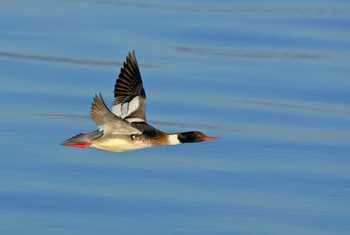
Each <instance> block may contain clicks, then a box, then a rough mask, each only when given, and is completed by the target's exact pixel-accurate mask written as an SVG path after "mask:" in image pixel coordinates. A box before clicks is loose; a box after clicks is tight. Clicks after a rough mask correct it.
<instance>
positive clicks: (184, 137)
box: [177, 131, 219, 143]
mask: <svg viewBox="0 0 350 235" xmlns="http://www.w3.org/2000/svg"><path fill="white" fill-rule="evenodd" d="M177 138H178V139H179V141H180V142H181V143H196V142H203V141H208V140H217V139H219V138H217V137H212V136H207V135H205V134H203V133H202V132H200V131H188V132H182V133H180V134H178V136H177Z"/></svg>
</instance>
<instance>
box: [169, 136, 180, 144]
mask: <svg viewBox="0 0 350 235" xmlns="http://www.w3.org/2000/svg"><path fill="white" fill-rule="evenodd" d="M168 141H169V144H170V145H175V144H181V142H180V141H179V139H178V138H177V134H170V135H168Z"/></svg>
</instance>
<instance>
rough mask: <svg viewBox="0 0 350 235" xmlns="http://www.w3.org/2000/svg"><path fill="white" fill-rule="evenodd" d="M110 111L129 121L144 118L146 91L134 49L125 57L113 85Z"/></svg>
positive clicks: (139, 120)
mask: <svg viewBox="0 0 350 235" xmlns="http://www.w3.org/2000/svg"><path fill="white" fill-rule="evenodd" d="M114 97H115V100H114V102H113V106H112V112H113V113H114V114H116V115H117V116H119V117H121V118H123V119H125V120H127V121H129V122H142V121H145V120H146V117H145V104H146V93H145V90H144V88H143V84H142V78H141V73H140V69H139V66H138V64H137V60H136V56H135V51H132V52H130V53H129V54H128V56H127V57H126V60H125V62H124V64H123V66H122V68H121V69H120V73H119V76H118V79H117V81H116V83H115V86H114Z"/></svg>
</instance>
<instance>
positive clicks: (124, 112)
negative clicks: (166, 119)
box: [112, 96, 144, 122]
mask: <svg viewBox="0 0 350 235" xmlns="http://www.w3.org/2000/svg"><path fill="white" fill-rule="evenodd" d="M139 107H140V97H139V96H135V97H134V98H133V99H132V100H130V101H129V102H125V103H122V104H117V105H114V106H113V107H112V112H113V113H114V114H115V115H117V116H118V117H121V118H123V119H125V118H126V117H127V116H129V115H130V114H132V113H133V112H135V111H136V110H137V109H138V108H139ZM130 119H132V120H129V119H127V120H128V121H130V122H134V121H144V120H143V119H141V118H130Z"/></svg>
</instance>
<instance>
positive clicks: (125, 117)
mask: <svg viewBox="0 0 350 235" xmlns="http://www.w3.org/2000/svg"><path fill="white" fill-rule="evenodd" d="M114 97H115V99H114V102H113V105H112V110H110V109H109V108H108V107H107V105H106V103H105V102H104V100H103V98H102V95H101V94H99V95H95V97H94V99H93V102H92V105H91V113H90V116H91V119H92V120H93V121H94V122H95V123H96V126H97V130H95V131H92V132H88V133H80V134H78V135H76V136H73V137H72V138H69V139H67V140H65V141H64V142H63V145H65V146H69V147H76V148H89V147H92V148H96V149H100V150H105V151H110V152H125V151H130V150H136V149H142V148H149V147H155V146H160V145H176V144H184V143H197V142H202V141H208V140H216V139H218V138H217V137H211V136H207V135H205V134H203V133H202V132H199V131H188V132H180V133H166V132H163V131H161V130H158V129H156V128H154V127H153V126H151V125H150V124H148V123H147V121H146V93H145V90H144V88H143V84H142V79H141V73H140V70H139V66H138V64H137V60H136V56H135V51H132V52H129V54H128V56H127V57H126V60H125V62H124V63H123V66H122V68H121V70H120V73H119V76H118V78H117V80H116V83H115V86H114Z"/></svg>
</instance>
